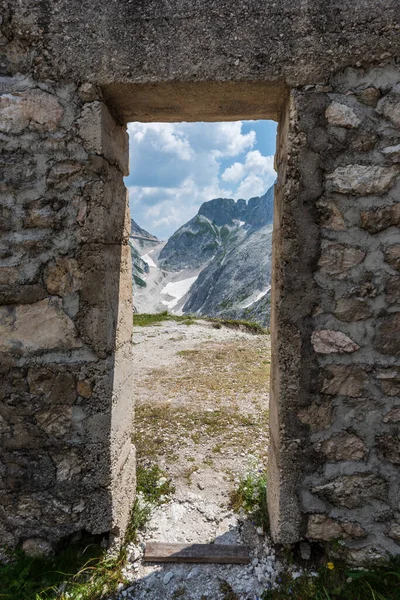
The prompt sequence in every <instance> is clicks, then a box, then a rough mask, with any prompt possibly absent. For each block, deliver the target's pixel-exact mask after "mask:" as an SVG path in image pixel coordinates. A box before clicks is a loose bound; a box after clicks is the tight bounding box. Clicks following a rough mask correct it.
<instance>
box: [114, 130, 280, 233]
mask: <svg viewBox="0 0 400 600" xmlns="http://www.w3.org/2000/svg"><path fill="white" fill-rule="evenodd" d="M276 127H277V124H276V123H275V122H273V121H235V122H226V123H130V124H129V126H128V131H129V151H130V175H129V176H128V177H126V178H125V185H126V186H127V187H128V190H129V203H130V208H131V216H132V217H133V218H134V219H135V221H137V222H138V223H139V225H140V226H141V227H144V229H147V231H149V232H150V233H152V234H154V235H157V236H158V237H159V238H160V239H164V240H165V239H167V238H168V237H169V236H170V235H172V234H173V233H174V232H175V231H176V230H177V229H178V227H180V226H181V225H183V223H186V221H188V220H189V219H191V218H192V217H193V216H194V215H195V214H196V213H197V211H198V209H199V206H200V205H201V204H202V203H203V202H206V201H207V200H211V199H212V198H219V197H224V198H235V199H238V198H245V199H246V200H247V199H248V198H251V197H252V196H259V195H261V194H263V193H264V192H266V190H267V189H268V188H269V187H270V186H271V185H272V183H273V182H274V180H275V171H274V168H273V161H274V159H273V157H274V153H275V139H276Z"/></svg>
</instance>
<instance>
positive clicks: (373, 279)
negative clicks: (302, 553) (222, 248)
mask: <svg viewBox="0 0 400 600" xmlns="http://www.w3.org/2000/svg"><path fill="white" fill-rule="evenodd" d="M279 141H280V145H279V150H278V153H277V162H278V166H279V179H278V184H277V193H276V215H275V241H274V243H275V248H274V263H275V264H274V286H273V289H274V298H273V325H274V340H273V348H274V351H273V352H274V354H273V371H272V372H273V375H272V386H273V389H272V407H271V464H270V476H271V478H272V479H271V484H272V485H271V490H270V498H269V502H270V506H271V508H272V517H273V519H272V526H273V531H274V535H275V537H277V538H278V539H281V540H282V541H287V542H294V541H296V540H298V539H299V538H300V537H302V536H305V537H307V538H308V539H311V540H318V541H328V540H332V539H337V540H339V546H341V547H342V552H343V553H344V554H345V555H346V556H347V558H349V559H351V560H353V561H355V562H363V561H365V560H369V559H375V558H376V557H378V556H385V555H387V554H398V553H400V535H399V533H400V505H399V497H400V493H399V492H400V470H399V465H400V429H399V422H400V404H399V393H400V312H399V301H400V276H399V270H400V262H399V260H400V232H399V228H398V226H399V224H400V71H399V70H398V69H396V68H394V67H390V66H388V67H387V68H383V69H375V70H370V71H364V70H361V69H350V68H349V69H347V70H345V71H344V72H341V73H339V74H337V75H335V76H334V77H333V78H332V79H331V81H330V84H329V85H328V86H324V87H321V86H308V87H307V88H306V89H302V88H299V89H297V90H294V91H293V92H292V93H291V98H290V102H289V105H288V107H287V109H286V111H285V115H284V117H283V118H282V120H281V123H280V132H279ZM289 340H290V343H288V341H289Z"/></svg>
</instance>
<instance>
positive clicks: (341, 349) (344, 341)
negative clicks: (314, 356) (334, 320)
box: [311, 329, 360, 354]
mask: <svg viewBox="0 0 400 600" xmlns="http://www.w3.org/2000/svg"><path fill="white" fill-rule="evenodd" d="M311 343H312V345H313V348H314V350H315V352H317V353H319V354H334V353H336V354H351V353H352V352H356V351H357V350H359V349H360V346H359V345H358V344H356V343H355V342H353V340H352V339H350V338H349V337H348V336H347V335H346V334H344V333H342V332H341V331H333V330H330V329H321V330H319V331H313V333H312V334H311Z"/></svg>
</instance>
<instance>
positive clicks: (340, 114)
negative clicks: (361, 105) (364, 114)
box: [325, 102, 361, 129]
mask: <svg viewBox="0 0 400 600" xmlns="http://www.w3.org/2000/svg"><path fill="white" fill-rule="evenodd" d="M325 116H326V118H327V121H328V123H329V124H330V125H337V126H339V127H346V128H347V129H353V127H358V126H359V124H360V123H361V119H359V118H358V117H357V115H356V113H355V112H354V110H353V109H352V108H350V106H346V104H342V103H341V102H332V104H330V105H329V106H328V108H327V109H326V111H325Z"/></svg>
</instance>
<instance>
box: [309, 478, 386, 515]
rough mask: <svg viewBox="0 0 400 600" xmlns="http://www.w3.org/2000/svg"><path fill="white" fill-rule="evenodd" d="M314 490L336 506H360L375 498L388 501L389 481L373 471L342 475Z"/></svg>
mask: <svg viewBox="0 0 400 600" xmlns="http://www.w3.org/2000/svg"><path fill="white" fill-rule="evenodd" d="M313 492H314V493H315V494H317V495H318V496H321V497H322V498H325V499H326V500H328V502H330V503H331V504H333V505H334V506H342V507H345V508H358V507H359V506H363V505H365V504H368V503H370V502H371V501H373V500H382V501H387V499H388V483H387V482H386V481H385V480H384V479H382V477H378V476H377V475H374V474H372V473H360V474H357V475H342V476H340V477H337V478H336V479H334V480H333V481H330V482H329V483H326V484H324V485H320V486H316V487H315V488H314V489H313Z"/></svg>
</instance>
